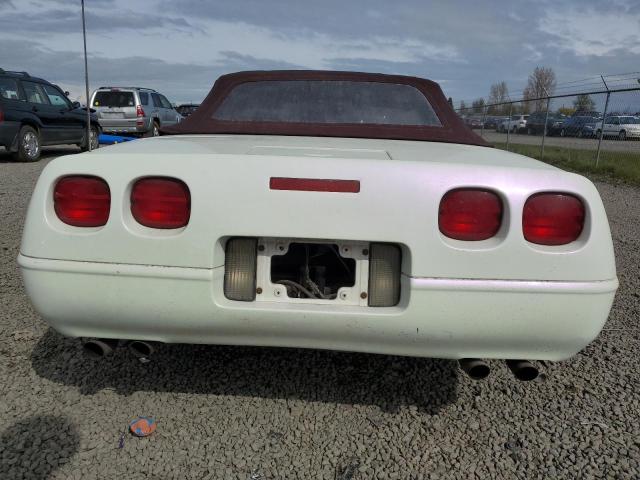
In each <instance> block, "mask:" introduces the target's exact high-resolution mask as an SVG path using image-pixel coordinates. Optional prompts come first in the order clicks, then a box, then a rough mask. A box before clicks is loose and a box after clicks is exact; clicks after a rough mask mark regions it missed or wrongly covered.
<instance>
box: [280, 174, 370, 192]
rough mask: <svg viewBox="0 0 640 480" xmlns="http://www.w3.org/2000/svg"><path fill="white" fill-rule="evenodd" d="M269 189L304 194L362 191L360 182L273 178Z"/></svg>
mask: <svg viewBox="0 0 640 480" xmlns="http://www.w3.org/2000/svg"><path fill="white" fill-rule="evenodd" d="M269 188H271V190H299V191H302V192H339V193H358V192H359V191H360V181H359V180H333V179H320V178H288V177H271V180H270V181H269Z"/></svg>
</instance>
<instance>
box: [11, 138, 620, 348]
mask: <svg viewBox="0 0 640 480" xmlns="http://www.w3.org/2000/svg"><path fill="white" fill-rule="evenodd" d="M77 174H86V175H96V176H99V177H101V178H103V179H104V180H105V181H106V182H107V183H108V184H109V187H110V189H111V214H110V217H109V221H108V223H107V224H106V225H105V226H104V227H99V228H78V227H72V226H69V225H66V224H64V223H62V222H61V221H60V220H59V219H58V218H57V217H56V215H55V213H54V211H53V205H52V189H53V186H54V184H55V182H56V181H57V180H58V179H59V178H61V177H63V176H65V175H77ZM144 176H168V177H175V178H179V179H181V180H182V181H184V182H185V183H186V184H187V185H188V186H189V189H190V191H191V199H192V206H191V218H190V221H189V224H188V225H187V226H186V227H185V228H183V229H179V230H177V231H173V230H168V231H167V230H155V229H150V228H146V227H142V226H141V225H139V224H137V223H136V222H135V220H134V219H133V218H132V216H131V213H130V209H129V205H128V198H129V193H130V189H131V186H132V184H133V182H134V181H135V180H136V179H138V178H140V177H144ZM270 177H301V178H337V179H356V180H359V181H360V183H361V191H360V192H359V193H358V194H344V193H327V192H300V191H273V190H270V189H269V179H270ZM459 187H482V188H488V189H491V190H493V191H495V192H497V193H498V194H499V195H500V196H501V198H502V201H503V204H504V209H505V212H504V219H503V225H502V227H501V230H500V231H499V232H498V234H497V235H496V236H495V237H494V238H491V239H489V240H485V241H480V242H462V241H456V240H451V239H448V238H446V237H444V236H443V235H442V234H441V233H440V231H439V230H438V205H439V203H440V199H441V198H442V196H443V195H444V194H445V193H446V192H447V191H449V190H451V189H454V188H459ZM542 191H560V192H569V193H572V194H574V195H577V196H578V197H580V198H581V199H582V200H583V202H584V204H585V206H586V222H585V228H584V231H583V233H582V235H581V237H580V238H579V239H578V240H577V241H576V242H573V243H571V244H569V245H564V246H557V247H545V246H540V245H533V244H530V243H528V242H527V241H526V240H525V239H524V237H523V234H522V228H521V217H522V208H523V205H524V202H525V200H526V199H527V198H528V197H529V196H530V195H532V194H534V193H537V192H542ZM231 236H251V237H278V238H304V239H310V240H313V239H318V240H341V241H353V242H372V241H375V242H391V243H395V244H399V245H400V246H401V248H402V253H403V264H402V274H403V275H402V294H401V299H400V303H399V304H398V305H397V306H395V307H385V308H371V307H367V306H363V305H340V303H339V300H335V302H336V303H335V304H334V305H318V304H312V303H304V302H298V303H294V302H291V303H287V302H258V301H256V302H235V301H231V300H228V299H226V298H225V297H224V294H223V292H222V277H223V275H224V261H225V259H224V242H225V240H226V239H227V238H229V237H231ZM19 263H20V265H21V267H22V272H23V276H24V280H25V285H26V288H27V291H28V293H29V296H30V297H31V299H32V301H33V303H34V305H35V307H36V309H37V310H38V311H39V312H40V314H41V315H42V316H43V317H44V318H45V320H47V321H48V322H49V323H50V324H51V325H52V326H53V327H54V328H55V329H56V330H58V331H60V332H62V333H63V334H66V335H70V336H87V337H106V338H123V339H141V340H158V341H163V342H185V343H214V344H215V343H224V344H247V345H274V346H290V347H309V348H329V349H338V350H354V351H366V352H373V353H388V354H399V355H414V356H432V357H444V358H464V357H478V358H529V359H547V360H560V359H563V358H567V357H570V356H571V355H573V354H575V353H576V352H578V351H579V350H580V349H582V348H583V347H584V346H585V345H586V344H587V343H589V342H590V341H591V340H592V339H593V338H595V336H596V335H597V334H598V333H599V331H600V329H601V328H602V325H603V324H604V322H605V321H606V318H607V316H608V313H609V310H610V308H611V304H612V301H613V297H614V294H615V290H616V288H617V279H616V271H615V261H614V255H613V246H612V242H611V235H610V232H609V227H608V222H607V218H606V214H605V211H604V207H603V205H602V201H601V200H600V197H599V195H598V193H597V190H596V189H595V187H594V186H593V184H592V183H591V182H590V181H588V180H587V179H585V178H584V177H581V176H579V175H575V174H572V173H568V172H564V171H562V170H559V169H556V168H554V167H551V166H549V165H546V164H543V163H540V162H537V161H535V160H532V159H529V158H527V157H523V156H520V155H516V154H513V153H509V152H504V151H501V150H497V149H492V148H487V147H477V146H469V145H456V144H446V143H432V142H420V141H402V140H373V139H371V140H369V139H347V138H315V137H278V136H252V135H200V136H176V137H159V138H149V139H143V140H138V141H136V142H128V143H125V144H120V145H115V146H113V147H109V148H104V149H100V150H98V151H96V152H92V153H90V154H79V155H73V156H68V157H61V158H58V159H56V160H54V161H52V162H51V163H50V164H49V165H48V166H47V167H46V168H45V169H44V171H43V172H42V174H41V177H40V179H39V181H38V183H37V185H36V188H35V191H34V194H33V197H32V200H31V204H30V206H29V211H28V215H27V220H26V223H25V229H24V237H23V243H22V246H21V254H20V258H19Z"/></svg>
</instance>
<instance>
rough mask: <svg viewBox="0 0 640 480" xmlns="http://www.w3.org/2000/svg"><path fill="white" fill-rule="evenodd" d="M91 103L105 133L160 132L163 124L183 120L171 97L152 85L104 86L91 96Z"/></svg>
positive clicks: (153, 134) (173, 123) (144, 134)
mask: <svg viewBox="0 0 640 480" xmlns="http://www.w3.org/2000/svg"><path fill="white" fill-rule="evenodd" d="M91 105H92V107H93V108H95V110H96V112H97V114H98V121H99V122H100V125H101V126H102V129H103V130H104V132H105V133H113V134H135V135H143V136H148V137H156V136H158V135H160V127H163V126H170V125H175V124H176V123H179V122H180V121H181V120H182V118H183V117H182V115H180V114H179V113H178V112H177V111H176V109H175V108H173V106H172V105H171V102H169V100H167V97H165V96H164V95H162V94H160V93H158V92H156V91H155V90H153V89H151V88H139V87H100V88H99V89H97V90H96V91H95V92H93V95H92V96H91Z"/></svg>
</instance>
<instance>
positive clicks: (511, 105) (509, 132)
mask: <svg viewBox="0 0 640 480" xmlns="http://www.w3.org/2000/svg"><path fill="white" fill-rule="evenodd" d="M512 111H513V102H511V103H510V104H509V120H507V151H509V140H510V138H509V137H510V136H511V112H512Z"/></svg>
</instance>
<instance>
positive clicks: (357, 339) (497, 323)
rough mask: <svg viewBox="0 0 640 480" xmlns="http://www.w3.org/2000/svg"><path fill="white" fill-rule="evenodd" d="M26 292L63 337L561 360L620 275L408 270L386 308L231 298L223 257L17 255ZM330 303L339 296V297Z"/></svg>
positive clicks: (599, 316) (578, 343) (587, 335)
mask: <svg viewBox="0 0 640 480" xmlns="http://www.w3.org/2000/svg"><path fill="white" fill-rule="evenodd" d="M18 263H19V265H20V267H21V270H22V274H23V277H24V282H25V286H26V288H27V292H28V294H29V296H30V298H31V300H32V302H33V304H34V306H35V308H36V310H37V311H38V312H39V313H40V314H41V315H42V316H43V317H44V319H45V320H46V321H47V322H48V323H49V324H50V325H51V326H52V327H53V328H54V329H56V330H57V331H59V332H60V333H62V334H64V335H68V336H71V337H105V338H122V339H139V340H148V341H160V342H169V343H204V344H235V345H260V346H282V347H300V348H319V349H331V350H349V351H361V352H370V353H381V354H393V355H408V356H424V357H440V358H453V359H456V358H465V357H478V358H526V359H531V360H562V359H566V358H568V357H570V356H572V355H574V354H575V353H577V352H578V351H580V350H581V349H582V348H584V347H585V346H586V345H587V344H588V343H589V342H591V341H592V340H593V339H594V338H595V337H596V336H597V335H598V333H599V332H600V330H601V329H602V326H603V325H604V323H605V321H606V319H607V317H608V315H609V311H610V308H611V305H612V302H613V298H614V294H615V291H616V288H617V286H618V281H617V279H615V278H614V279H610V280H604V281H591V282H559V281H512V280H468V279H441V278H412V277H408V276H405V275H403V277H402V296H401V301H400V304H399V305H398V306H396V307H389V308H371V307H360V306H340V305H339V303H336V305H330V306H327V305H314V304H308V305H303V304H300V303H297V304H294V303H281V302H278V303H270V302H234V301H230V300H227V299H226V298H225V297H224V295H223V293H222V291H223V290H222V285H223V276H224V267H222V266H220V267H217V268H212V269H207V268H182V267H162V266H149V265H127V264H112V263H93V262H76V261H64V260H48V259H39V258H33V257H27V256H25V255H22V254H21V255H20V256H19V258H18ZM336 302H337V301H336Z"/></svg>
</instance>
